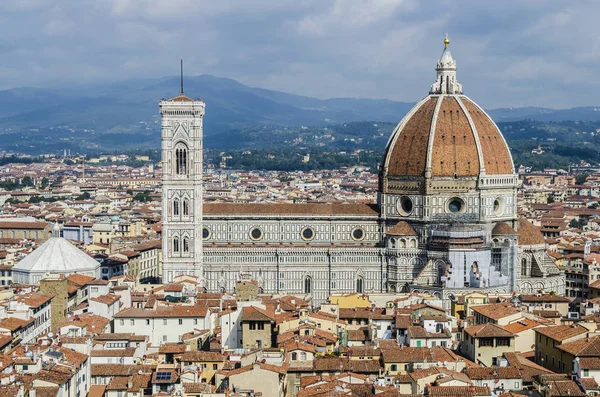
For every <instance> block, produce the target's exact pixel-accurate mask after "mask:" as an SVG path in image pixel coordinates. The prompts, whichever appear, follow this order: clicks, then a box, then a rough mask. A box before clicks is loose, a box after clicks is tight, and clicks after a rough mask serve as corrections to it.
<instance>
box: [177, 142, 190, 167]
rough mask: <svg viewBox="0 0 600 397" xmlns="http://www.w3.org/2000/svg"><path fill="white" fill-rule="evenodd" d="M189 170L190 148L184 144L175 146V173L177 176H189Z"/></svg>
mask: <svg viewBox="0 0 600 397" xmlns="http://www.w3.org/2000/svg"><path fill="white" fill-rule="evenodd" d="M188 172H189V170H188V148H187V146H186V145H185V144H183V143H178V144H177V146H175V173H176V174H177V175H187V174H188Z"/></svg>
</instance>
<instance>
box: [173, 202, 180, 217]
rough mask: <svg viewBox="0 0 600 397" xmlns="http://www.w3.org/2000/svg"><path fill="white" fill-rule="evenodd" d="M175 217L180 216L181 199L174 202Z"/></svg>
mask: <svg viewBox="0 0 600 397" xmlns="http://www.w3.org/2000/svg"><path fill="white" fill-rule="evenodd" d="M173 216H179V199H177V198H176V199H175V200H173Z"/></svg>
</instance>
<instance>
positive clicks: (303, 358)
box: [300, 352, 306, 361]
mask: <svg viewBox="0 0 600 397" xmlns="http://www.w3.org/2000/svg"><path fill="white" fill-rule="evenodd" d="M300 360H301V361H306V352H300Z"/></svg>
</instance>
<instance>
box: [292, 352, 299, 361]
mask: <svg viewBox="0 0 600 397" xmlns="http://www.w3.org/2000/svg"><path fill="white" fill-rule="evenodd" d="M296 360H298V353H296V352H293V353H292V361H296Z"/></svg>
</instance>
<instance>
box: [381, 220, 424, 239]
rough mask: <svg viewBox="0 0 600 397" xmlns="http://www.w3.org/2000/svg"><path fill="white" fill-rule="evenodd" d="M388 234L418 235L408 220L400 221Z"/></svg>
mask: <svg viewBox="0 0 600 397" xmlns="http://www.w3.org/2000/svg"><path fill="white" fill-rule="evenodd" d="M386 234H387V235H394V236H416V235H417V232H416V231H415V229H413V227H412V226H411V225H410V224H409V223H408V222H405V221H400V222H398V223H396V224H395V225H394V226H393V227H392V228H391V229H390V230H388V231H387V233H386Z"/></svg>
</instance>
